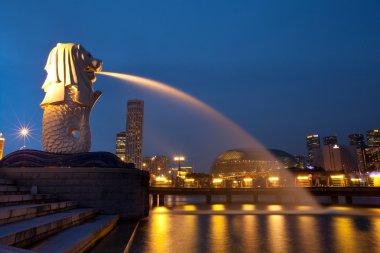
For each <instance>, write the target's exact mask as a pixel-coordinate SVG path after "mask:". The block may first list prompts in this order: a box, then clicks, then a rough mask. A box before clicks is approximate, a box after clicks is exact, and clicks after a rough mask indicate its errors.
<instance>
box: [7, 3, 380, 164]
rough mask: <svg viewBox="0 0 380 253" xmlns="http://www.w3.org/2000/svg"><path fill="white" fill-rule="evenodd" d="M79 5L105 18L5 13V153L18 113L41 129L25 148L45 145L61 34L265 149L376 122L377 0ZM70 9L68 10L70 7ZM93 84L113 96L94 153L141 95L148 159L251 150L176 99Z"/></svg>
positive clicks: (299, 150) (95, 125)
mask: <svg viewBox="0 0 380 253" xmlns="http://www.w3.org/2000/svg"><path fill="white" fill-rule="evenodd" d="M73 4H74V2H73ZM75 5H76V6H77V8H79V9H83V10H86V11H88V12H91V13H102V18H99V20H95V21H92V20H83V21H81V22H82V23H83V24H82V25H81V26H78V25H77V21H76V19H75V18H74V16H73V18H67V19H65V21H64V22H63V21H61V20H59V19H53V20H51V21H50V22H46V18H45V14H46V13H50V12H51V11H52V10H54V9H55V8H54V7H55V6H54V4H52V3H48V4H46V5H36V4H32V3H24V7H23V8H19V7H18V6H17V3H9V2H8V3H5V4H4V6H3V7H2V9H1V10H0V14H1V15H0V19H1V20H2V23H4V24H6V25H4V27H3V29H2V31H1V32H0V38H1V40H0V41H1V44H0V48H1V50H0V59H1V61H0V64H1V68H0V69H1V71H0V77H1V78H0V85H1V87H3V89H5V90H7V92H6V93H5V92H3V93H1V94H0V101H2V106H1V107H0V117H1V118H2V121H1V123H0V131H2V132H3V133H4V136H5V137H6V139H7V141H6V146H5V154H7V153H9V152H11V151H14V150H17V149H19V148H20V147H21V146H22V141H21V140H18V141H17V139H16V137H14V136H13V133H14V132H15V131H14V129H15V128H17V127H18V125H19V121H21V123H22V124H26V123H28V122H30V123H31V125H32V126H34V135H35V139H31V140H30V142H27V143H26V146H27V147H29V148H35V149H42V145H41V144H40V140H41V136H40V135H41V134H40V132H41V127H40V126H41V121H42V110H41V108H40V107H39V106H37V105H38V104H39V103H40V102H41V100H42V99H43V95H44V93H43V91H42V90H41V85H42V83H43V80H44V78H45V75H46V73H45V71H44V70H43V68H44V66H45V63H46V58H47V56H48V52H49V50H51V48H52V47H54V46H55V44H56V43H57V42H77V43H82V44H83V45H85V46H86V47H87V48H88V49H89V50H91V51H92V52H93V53H94V54H96V55H97V56H99V57H100V58H102V59H103V60H104V69H105V70H110V71H119V72H123V73H131V74H137V75H141V76H146V77H150V78H153V79H156V80H159V81H164V82H166V83H169V84H170V85H172V86H174V87H177V88H179V89H181V90H184V91H186V92H189V93H190V94H192V95H194V96H196V97H197V98H200V99H201V100H203V101H205V102H206V103H207V104H209V105H211V106H212V107H214V108H215V109H217V110H218V111H220V112H221V113H223V114H225V115H226V116H227V117H229V118H231V119H232V120H233V121H234V122H236V123H237V124H238V125H240V126H241V127H242V128H243V129H245V130H247V131H248V132H249V133H250V134H251V135H252V136H254V137H255V138H257V139H258V140H259V141H260V142H262V143H263V144H264V145H265V146H266V147H267V148H278V149H281V150H286V151H287V152H289V153H291V154H294V155H297V154H305V152H306V151H305V143H304V141H303V139H304V138H305V136H307V135H308V134H310V133H318V134H319V135H321V136H329V135H336V136H338V138H339V139H340V140H342V142H343V141H344V143H346V139H347V138H346V136H347V135H348V134H351V133H363V134H364V133H365V132H366V131H367V130H369V129H377V128H378V127H379V121H378V119H377V118H376V117H375V116H376V115H377V107H378V106H377V104H376V101H377V94H379V92H380V87H379V85H378V83H379V80H380V76H379V73H378V71H377V69H378V67H379V66H380V62H379V59H380V57H379V54H380V51H379V47H378V45H379V44H380V36H379V34H378V32H377V31H378V30H379V26H380V25H379V24H380V22H379V17H378V15H377V14H376V10H379V8H380V6H379V5H380V3H378V1H368V2H366V3H357V2H353V1H348V2H345V3H344V4H341V3H338V2H333V3H331V2H328V1H319V2H318V3H300V2H297V1H293V2H287V3H284V2H282V1H273V2H271V3H269V2H268V3H255V2H252V3H244V4H242V3H228V2H223V1H222V2H210V3H203V4H198V3H190V2H189V3H181V4H179V3H177V2H171V1H169V2H165V3H160V4H158V3H152V4H150V5H147V4H146V3H122V2H119V3H118V2H116V3H115V4H113V5H111V6H108V9H107V11H104V8H103V7H104V6H103V4H102V3H101V2H96V1H95V2H93V3H92V4H91V5H88V4H84V3H76V2H75ZM69 6H71V5H70V4H67V5H64V6H61V7H60V8H61V11H62V12H65V13H71V12H70V7H69ZM210 9H212V10H213V12H210ZM299 9H301V10H303V11H302V12H300V11H298V10H299ZM30 10H33V11H30ZM231 10H233V11H231ZM126 11H128V13H129V14H128V15H125V12H126ZM162 13H164V14H165V15H162ZM68 15H69V16H70V15H73V14H68ZM142 20H143V21H144V22H142ZM93 22H95V24H94V23H93ZM26 23H28V26H25V24H26ZM117 24H118V25H117ZM93 26H96V29H88V27H93ZM57 27H59V28H60V29H57ZM73 27H75V29H73ZM57 30H59V32H57ZM163 34H164V35H165V36H162V35H163ZM41 37H43V38H44V39H43V40H41ZM113 37H115V38H116V39H109V38H113ZM25 41H28V43H25ZM24 56H25V57H24ZM20 69H22V70H23V73H24V74H23V75H20V74H19V70H20ZM95 86H96V87H99V88H100V89H101V90H102V91H103V92H104V94H103V96H102V97H101V99H100V100H99V103H97V105H96V107H95V108H94V111H93V112H92V119H91V121H92V122H91V126H92V131H93V148H92V150H93V151H100V150H103V151H110V152H114V148H115V143H114V142H115V134H116V133H117V132H119V131H120V129H122V128H123V126H124V123H125V122H124V121H123V120H122V118H123V115H124V112H123V108H124V106H123V105H124V103H125V101H126V100H128V99H133V98H136V97H138V98H141V99H143V100H145V101H146V108H145V110H146V118H147V122H146V131H145V133H146V135H145V139H144V146H145V147H146V149H145V152H144V155H146V156H149V155H153V154H160V153H167V154H168V155H172V154H173V155H174V154H176V153H184V154H186V155H187V156H188V157H190V158H192V159H194V160H196V163H197V164H195V167H198V168H202V170H207V169H208V168H209V167H210V165H211V163H212V160H213V159H214V158H215V156H216V155H217V154H218V153H220V152H222V151H224V150H226V149H233V148H242V146H241V145H239V143H236V142H234V140H233V135H234V134H233V133H228V132H223V133H215V131H214V129H215V125H216V124H215V122H210V120H209V119H207V117H204V116H202V115H201V116H200V115H199V112H197V111H194V110H193V109H192V108H188V107H186V106H183V105H182V104H181V103H177V102H173V101H172V100H170V98H169V99H168V98H167V97H164V96H157V95H155V94H152V93H151V92H149V91H148V92H146V91H145V90H141V89H139V88H134V87H130V86H127V85H125V84H123V83H120V82H119V81H115V80H111V79H109V78H107V77H102V76H98V81H97V82H96V84H95ZM15 98H17V103H16V102H15ZM109 112H112V114H110V113H109ZM107 113H108V114H107ZM103 114H107V115H108V116H107V120H104V119H103V118H102V116H101V115H103ZM157 122H160V123H159V124H157ZM183 126H186V128H184V127H183ZM213 131H214V132H213ZM210 132H212V135H211V136H208V133H210ZM197 136H199V137H197ZM295 140H298V141H295ZM204 142H206V145H205V147H204V149H202V150H200V148H199V147H202V146H203V144H204ZM156 143H159V144H160V145H155V144H156Z"/></svg>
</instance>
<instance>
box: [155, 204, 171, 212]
mask: <svg viewBox="0 0 380 253" xmlns="http://www.w3.org/2000/svg"><path fill="white" fill-rule="evenodd" d="M168 210H169V209H168V208H167V207H164V206H158V207H155V208H154V209H153V212H155V213H167V212H168Z"/></svg>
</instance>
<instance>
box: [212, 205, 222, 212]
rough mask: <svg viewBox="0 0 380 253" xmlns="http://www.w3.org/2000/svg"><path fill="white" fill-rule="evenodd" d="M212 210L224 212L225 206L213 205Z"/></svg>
mask: <svg viewBox="0 0 380 253" xmlns="http://www.w3.org/2000/svg"><path fill="white" fill-rule="evenodd" d="M211 210H213V211H224V210H225V206H224V205H223V204H214V205H211Z"/></svg>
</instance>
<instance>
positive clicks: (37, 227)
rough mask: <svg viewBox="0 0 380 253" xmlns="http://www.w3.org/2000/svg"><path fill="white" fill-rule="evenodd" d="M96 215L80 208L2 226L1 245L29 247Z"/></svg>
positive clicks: (92, 211)
mask: <svg viewBox="0 0 380 253" xmlns="http://www.w3.org/2000/svg"><path fill="white" fill-rule="evenodd" d="M95 215H96V210H95V209H92V208H78V209H73V210H69V211H64V212H59V213H54V214H49V215H45V216H41V217H37V218H33V219H28V220H23V221H18V222H14V223H10V224H4V225H1V226H0V243H1V244H5V245H12V246H16V247H27V246H28V245H31V244H33V243H36V242H37V241H39V240H41V239H43V238H46V237H48V236H50V235H52V234H54V233H57V232H59V231H61V230H63V229H66V228H68V227H72V226H74V225H77V224H81V223H83V222H85V221H87V220H89V219H91V218H93V217H94V216H95Z"/></svg>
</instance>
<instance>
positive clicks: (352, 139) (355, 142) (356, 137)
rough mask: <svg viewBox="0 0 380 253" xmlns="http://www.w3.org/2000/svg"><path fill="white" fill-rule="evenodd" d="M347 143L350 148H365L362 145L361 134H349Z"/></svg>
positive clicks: (363, 144)
mask: <svg viewBox="0 0 380 253" xmlns="http://www.w3.org/2000/svg"><path fill="white" fill-rule="evenodd" d="M348 142H349V144H350V145H351V146H355V147H357V148H361V147H364V146H365V143H364V135H362V134H356V133H354V134H350V135H349V136H348Z"/></svg>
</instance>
